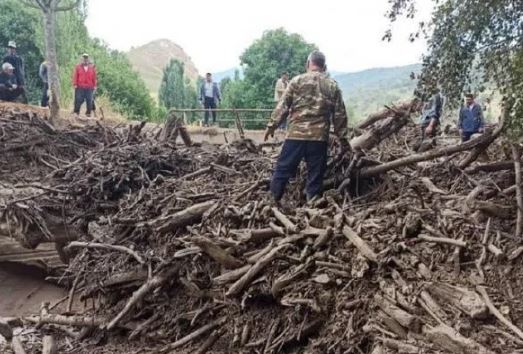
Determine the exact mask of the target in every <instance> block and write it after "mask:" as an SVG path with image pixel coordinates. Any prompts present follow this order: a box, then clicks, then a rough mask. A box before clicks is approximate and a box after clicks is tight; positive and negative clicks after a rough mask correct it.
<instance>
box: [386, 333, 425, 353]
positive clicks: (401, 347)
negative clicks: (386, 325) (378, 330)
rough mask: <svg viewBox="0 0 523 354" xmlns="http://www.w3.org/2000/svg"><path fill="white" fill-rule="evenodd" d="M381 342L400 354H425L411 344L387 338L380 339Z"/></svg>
mask: <svg viewBox="0 0 523 354" xmlns="http://www.w3.org/2000/svg"><path fill="white" fill-rule="evenodd" d="M379 340H380V341H381V342H382V343H383V345H384V346H386V347H387V348H390V349H394V350H396V351H397V352H398V353H402V354H403V353H404V354H420V353H423V351H422V349H421V348H420V347H417V346H415V345H412V344H409V343H406V342H403V341H399V340H395V339H390V338H385V337H379Z"/></svg>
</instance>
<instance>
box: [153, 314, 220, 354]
mask: <svg viewBox="0 0 523 354" xmlns="http://www.w3.org/2000/svg"><path fill="white" fill-rule="evenodd" d="M225 321H226V317H222V318H220V319H218V320H215V321H213V322H211V323H209V324H206V325H205V326H203V327H201V328H199V329H197V330H196V331H194V332H192V333H190V334H188V335H186V336H185V337H183V338H180V339H179V340H177V341H176V342H174V343H171V344H168V345H166V346H165V347H163V348H162V349H161V350H160V353H167V352H169V351H172V350H174V349H177V348H179V347H181V346H183V345H185V344H187V343H189V342H191V341H192V340H194V339H196V338H198V337H200V336H201V335H203V334H205V333H207V332H209V331H210V330H213V329H215V328H216V327H218V326H221V325H222V324H224V323H225Z"/></svg>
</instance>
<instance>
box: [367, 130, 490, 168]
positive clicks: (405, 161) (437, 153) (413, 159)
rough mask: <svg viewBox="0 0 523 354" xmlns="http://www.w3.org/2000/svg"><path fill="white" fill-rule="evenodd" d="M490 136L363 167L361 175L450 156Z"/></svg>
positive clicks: (480, 142)
mask: <svg viewBox="0 0 523 354" xmlns="http://www.w3.org/2000/svg"><path fill="white" fill-rule="evenodd" d="M491 137H492V134H491V133H486V134H483V135H482V136H481V137H478V138H475V139H472V140H470V141H467V142H466V143H462V144H458V145H452V146H445V147H441V148H439V149H434V150H430V151H426V152H423V153H419V154H414V155H409V156H406V157H403V158H400V159H397V160H394V161H391V162H387V163H384V164H381V165H377V166H370V167H366V168H363V169H362V170H361V172H360V176H361V177H373V176H377V175H380V174H382V173H385V172H387V171H390V170H394V169H397V168H399V167H403V166H407V165H411V164H414V163H418V162H422V161H427V160H432V159H436V158H438V157H442V156H450V155H453V154H455V153H458V152H462V151H467V150H470V149H472V148H475V147H476V146H479V145H481V144H483V143H485V141H487V140H489V139H490V138H491Z"/></svg>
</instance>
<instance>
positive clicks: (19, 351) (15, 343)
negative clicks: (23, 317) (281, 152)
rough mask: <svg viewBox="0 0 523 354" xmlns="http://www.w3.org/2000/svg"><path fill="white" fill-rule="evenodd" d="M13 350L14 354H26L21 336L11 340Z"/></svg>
mask: <svg viewBox="0 0 523 354" xmlns="http://www.w3.org/2000/svg"><path fill="white" fill-rule="evenodd" d="M11 349H12V350H13V352H14V354H26V351H25V349H24V345H23V344H22V341H21V340H20V337H19V336H15V337H13V338H12V339H11Z"/></svg>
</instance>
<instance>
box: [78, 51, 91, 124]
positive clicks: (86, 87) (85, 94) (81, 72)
mask: <svg viewBox="0 0 523 354" xmlns="http://www.w3.org/2000/svg"><path fill="white" fill-rule="evenodd" d="M96 85H97V82H96V68H95V66H94V65H93V64H91V62H90V61H89V54H87V53H85V54H83V55H82V62H81V63H80V64H78V65H77V66H76V67H75V69H74V73H73V86H74V113H75V114H76V115H78V114H80V108H81V107H82V104H83V103H84V102H85V105H86V106H87V112H86V116H87V117H90V116H91V111H92V110H93V96H94V92H95V91H96Z"/></svg>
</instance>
